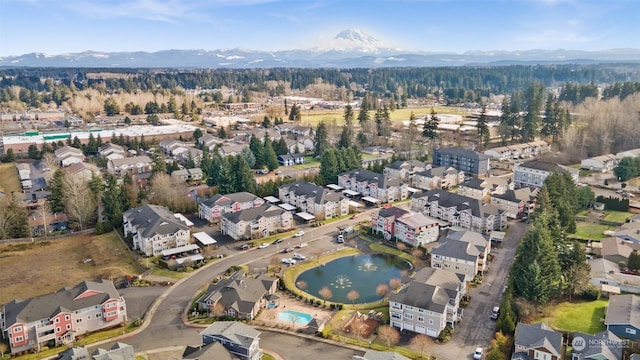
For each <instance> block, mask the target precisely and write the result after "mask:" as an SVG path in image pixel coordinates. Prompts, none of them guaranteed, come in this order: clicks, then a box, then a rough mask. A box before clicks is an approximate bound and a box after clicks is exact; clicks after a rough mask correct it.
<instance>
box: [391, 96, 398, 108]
mask: <svg viewBox="0 0 640 360" xmlns="http://www.w3.org/2000/svg"><path fill="white" fill-rule="evenodd" d="M397 107H398V105H396V95H395V94H394V93H391V96H390V97H389V110H390V111H396V108H397Z"/></svg>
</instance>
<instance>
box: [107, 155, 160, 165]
mask: <svg viewBox="0 0 640 360" xmlns="http://www.w3.org/2000/svg"><path fill="white" fill-rule="evenodd" d="M109 161H111V164H112V165H113V167H120V166H122V165H135V164H137V163H142V164H151V163H152V162H153V161H151V158H149V157H148V156H146V155H142V156H132V157H125V158H122V159H113V160H109Z"/></svg>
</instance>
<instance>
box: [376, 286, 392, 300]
mask: <svg viewBox="0 0 640 360" xmlns="http://www.w3.org/2000/svg"><path fill="white" fill-rule="evenodd" d="M388 293H389V285H387V284H378V286H376V294H378V296H382V297H384V296H386V295H387V294H388Z"/></svg>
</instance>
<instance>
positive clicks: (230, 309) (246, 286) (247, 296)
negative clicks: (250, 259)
mask: <svg viewBox="0 0 640 360" xmlns="http://www.w3.org/2000/svg"><path fill="white" fill-rule="evenodd" d="M277 286H278V278H276V277H269V276H267V275H265V274H262V275H259V276H258V277H255V278H253V277H249V276H247V275H246V274H245V273H244V272H243V271H237V272H235V273H234V274H233V275H232V276H231V277H229V278H227V279H222V280H220V281H218V282H217V283H215V284H211V285H209V287H208V288H207V290H206V292H205V293H204V295H202V297H200V298H199V299H198V300H197V305H198V310H199V311H207V312H209V313H210V314H212V315H213V316H226V317H229V318H233V319H238V320H249V321H251V320H253V318H254V317H255V316H256V315H257V314H258V312H259V311H260V309H261V308H266V307H267V306H269V305H272V306H273V305H277V299H278V297H277V295H276V289H277Z"/></svg>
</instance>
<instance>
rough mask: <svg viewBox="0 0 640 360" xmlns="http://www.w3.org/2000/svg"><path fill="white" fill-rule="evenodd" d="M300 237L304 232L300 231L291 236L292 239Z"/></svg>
mask: <svg viewBox="0 0 640 360" xmlns="http://www.w3.org/2000/svg"><path fill="white" fill-rule="evenodd" d="M302 235H304V231H302V230H300V231H298V232H297V233H295V234H294V235H293V236H294V237H302Z"/></svg>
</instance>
